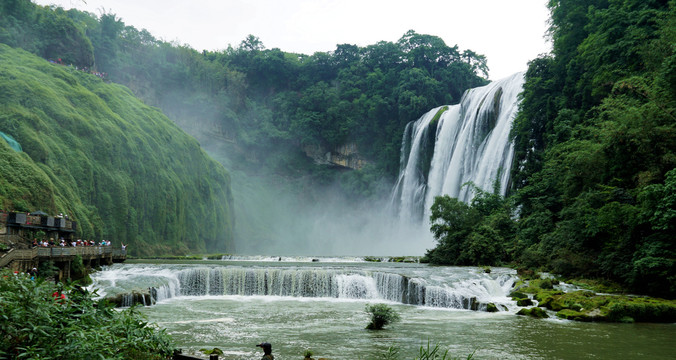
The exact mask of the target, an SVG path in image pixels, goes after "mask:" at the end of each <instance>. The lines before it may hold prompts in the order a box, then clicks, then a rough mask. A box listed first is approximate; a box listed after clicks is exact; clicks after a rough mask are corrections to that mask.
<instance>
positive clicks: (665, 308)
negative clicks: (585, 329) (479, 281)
mask: <svg viewBox="0 0 676 360" xmlns="http://www.w3.org/2000/svg"><path fill="white" fill-rule="evenodd" d="M579 284H581V285H586V287H589V288H588V289H580V288H579V287H573V288H574V289H575V288H577V290H573V291H570V290H568V291H564V289H565V288H567V287H571V285H570V284H566V283H563V282H560V281H558V280H556V279H551V278H544V279H543V278H532V279H525V280H521V281H519V282H517V283H516V284H515V286H514V290H513V291H512V293H511V294H510V296H511V297H512V299H514V300H516V301H517V303H518V304H519V305H520V306H524V308H523V309H521V310H519V312H518V313H517V315H527V316H532V317H537V318H545V317H549V315H550V314H548V313H554V314H555V316H556V317H559V318H562V319H568V320H576V321H605V322H624V323H633V322H659V323H670V322H676V300H667V299H660V298H652V297H648V296H638V295H627V294H619V293H605V292H600V291H596V290H600V289H601V290H602V291H603V290H605V291H607V290H609V289H613V290H619V289H618V288H608V287H607V286H605V287H600V286H599V285H602V284H594V283H590V282H580V283H579ZM599 288H600V289H599ZM545 309H546V310H549V311H545Z"/></svg>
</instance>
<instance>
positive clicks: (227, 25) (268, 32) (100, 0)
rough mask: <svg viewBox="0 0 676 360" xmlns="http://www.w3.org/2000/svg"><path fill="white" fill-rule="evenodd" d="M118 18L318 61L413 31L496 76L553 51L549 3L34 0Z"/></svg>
mask: <svg viewBox="0 0 676 360" xmlns="http://www.w3.org/2000/svg"><path fill="white" fill-rule="evenodd" d="M34 2H35V3H38V4H40V5H49V4H56V5H59V6H62V7H64V8H66V9H69V8H72V7H75V8H78V9H80V10H85V11H89V12H92V13H94V14H96V15H100V14H101V12H102V11H105V12H108V13H114V14H116V15H117V16H118V17H119V18H121V19H122V21H124V23H125V24H127V25H132V26H134V27H136V28H137V29H147V30H148V31H149V32H150V33H151V34H153V36H155V37H156V38H158V39H161V40H164V41H173V42H177V43H180V44H188V45H189V46H191V47H192V48H194V49H196V50H199V51H201V50H203V49H207V50H222V49H225V48H227V47H228V44H230V45H232V46H233V47H238V46H239V43H240V42H241V41H242V40H243V39H244V38H245V37H246V36H247V35H249V34H253V35H254V36H257V37H258V38H260V40H261V41H262V42H263V45H264V46H265V47H266V48H268V49H272V48H279V49H281V50H282V51H285V52H296V53H303V54H308V55H311V54H313V53H314V52H316V51H333V50H335V48H336V45H337V44H354V45H359V46H367V45H372V44H375V43H376V42H378V41H381V40H383V41H391V42H396V41H397V40H398V39H399V38H401V37H402V36H403V35H404V33H406V32H407V31H408V30H410V29H412V30H415V31H416V32H417V33H419V34H428V35H435V36H439V37H440V38H442V39H443V40H444V42H445V43H446V45H448V46H454V45H458V47H459V48H460V50H465V49H470V50H473V51H474V52H476V53H479V54H483V55H486V57H487V58H488V66H489V68H490V73H489V75H490V78H491V79H493V80H495V79H500V78H503V77H506V76H509V75H511V74H513V73H515V72H518V71H525V70H526V67H527V62H528V61H529V60H531V59H533V58H535V57H536V56H537V55H538V54H541V53H544V52H548V51H549V50H550V48H551V45H550V44H549V43H548V42H547V41H546V39H545V37H544V35H545V32H546V29H547V19H548V15H549V13H548V11H547V8H546V6H545V3H546V2H547V1H546V0H408V1H402V0H276V1H275V0H254V1H247V0H34Z"/></svg>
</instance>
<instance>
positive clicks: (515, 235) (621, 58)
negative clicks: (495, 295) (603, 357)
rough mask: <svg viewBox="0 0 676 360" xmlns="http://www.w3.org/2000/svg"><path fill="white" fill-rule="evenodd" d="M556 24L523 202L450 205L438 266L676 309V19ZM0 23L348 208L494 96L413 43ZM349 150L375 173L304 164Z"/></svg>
mask: <svg viewBox="0 0 676 360" xmlns="http://www.w3.org/2000/svg"><path fill="white" fill-rule="evenodd" d="M548 7H549V9H550V12H551V19H550V20H551V22H550V28H549V32H548V34H547V35H548V36H549V37H550V39H551V41H552V44H553V50H552V52H551V53H549V54H543V55H542V56H540V57H538V58H536V59H533V60H532V61H531V62H530V63H529V67H528V69H527V72H526V75H525V76H526V83H525V85H524V91H523V93H522V94H521V105H520V111H519V115H518V116H517V118H516V119H515V121H514V125H513V129H512V136H513V139H514V143H515V147H516V154H515V163H514V165H513V166H512V174H511V179H512V180H511V184H510V185H511V186H510V191H509V193H508V194H507V196H505V197H503V196H501V195H500V194H496V193H494V192H493V193H492V192H490V190H486V189H484V190H480V189H477V191H476V192H477V196H476V197H475V199H474V200H473V201H472V202H471V203H470V204H464V203H461V202H458V201H457V200H454V199H450V198H447V197H445V198H444V197H441V198H439V199H438V200H437V202H436V203H435V205H434V206H433V208H432V220H433V225H432V232H433V233H434V235H435V237H436V238H437V244H438V246H437V247H436V248H434V249H431V250H430V251H429V252H428V254H427V256H426V258H427V260H429V261H430V262H432V263H435V264H453V265H470V264H474V265H477V264H480V265H501V264H502V265H504V264H513V265H514V266H517V267H524V268H532V269H540V270H545V271H551V272H554V273H557V274H561V275H564V276H571V277H594V278H600V279H608V280H612V281H615V282H618V283H620V284H622V285H623V286H626V287H627V288H628V289H631V290H632V291H636V292H640V293H650V294H658V295H664V296H671V297H673V295H674V293H675V292H676V271H675V270H676V268H675V267H676V264H675V262H674V261H675V258H674V255H675V251H676V249H675V246H676V245H675V242H674V237H673V234H674V233H676V195H675V194H676V170H674V169H675V167H676V154H675V153H674V152H675V151H676V133H675V130H676V129H675V128H674V126H675V124H676V112H675V111H674V107H675V104H676V53H675V52H674V50H675V44H676V19H675V14H676V1H674V0H670V1H667V0H592V1H588V0H584V1H583V0H566V1H564V0H550V1H549V2H548ZM0 14H1V15H2V16H1V17H0V42H2V43H4V44H7V45H9V46H11V47H14V48H22V49H25V50H26V51H28V52H30V53H33V54H35V55H38V56H40V57H42V58H44V59H51V60H56V59H61V61H62V62H64V63H66V64H72V65H73V66H74V67H78V68H85V69H90V70H94V69H95V70H96V71H98V72H102V73H105V79H106V81H109V82H113V83H119V84H123V85H125V86H126V87H128V88H129V89H130V90H131V91H132V92H133V94H134V95H135V96H137V97H139V98H140V99H142V100H143V101H144V102H145V103H146V104H148V105H151V106H156V107H157V108H159V109H161V110H162V112H164V113H165V114H166V115H167V116H168V118H169V119H171V120H173V121H174V122H175V123H176V124H177V125H179V126H180V127H181V128H182V129H185V131H187V132H188V133H190V134H191V135H193V136H195V137H196V138H198V139H203V138H205V137H208V138H209V139H218V140H219V141H221V142H222V143H225V144H230V146H231V147H230V148H229V149H230V150H231V151H232V154H231V156H232V157H235V158H241V159H245V160H246V161H242V162H237V163H236V164H234V165H233V166H234V167H240V166H242V167H249V168H248V169H247V171H249V172H258V173H260V172H263V173H266V174H275V175H277V176H280V177H282V178H283V179H287V180H288V179H298V178H300V179H302V181H306V182H310V183H329V182H334V181H339V182H340V184H341V187H342V189H343V190H344V191H345V193H346V194H347V195H348V196H351V197H353V198H367V197H373V196H377V195H381V194H378V191H379V190H378V189H379V187H378V185H379V183H380V182H381V181H382V180H383V179H385V180H387V179H392V178H393V177H394V176H395V175H396V173H397V171H398V170H399V156H400V154H399V152H400V146H401V136H402V132H403V129H404V127H405V125H406V123H407V122H409V121H411V120H414V119H416V118H418V117H419V116H420V115H421V114H423V113H424V112H426V111H428V110H429V109H431V108H433V107H435V106H440V105H443V104H455V103H458V102H459V100H460V98H461V96H462V94H463V92H464V91H465V90H466V89H468V88H471V87H476V86H480V85H483V84H486V83H487V80H486V76H487V69H488V68H487V59H486V58H485V57H484V56H482V55H480V54H476V53H474V52H472V51H470V50H464V51H460V50H459V49H458V48H457V46H448V45H446V44H445V43H444V41H443V40H442V39H440V38H439V37H436V36H434V35H426V34H419V33H417V32H415V31H414V30H411V31H409V32H407V33H405V34H404V35H403V36H402V37H401V38H400V39H399V40H398V41H397V42H385V41H383V42H378V43H376V44H373V45H370V46H366V47H359V46H355V45H350V44H338V45H337V46H336V50H335V51H332V52H317V53H315V54H312V55H304V54H294V53H287V52H284V51H282V50H280V49H276V48H274V49H267V48H265V46H264V44H262V42H261V41H260V40H259V39H258V38H257V37H256V36H254V35H250V36H248V37H247V38H245V39H243V41H242V42H241V43H240V44H239V45H238V46H237V47H233V46H227V48H225V49H224V50H221V51H202V52H199V51H197V50H194V49H192V48H190V47H189V46H186V45H181V44H175V43H167V42H164V41H160V40H157V39H156V38H154V37H153V36H152V35H151V34H150V33H148V32H147V31H145V30H138V29H135V28H134V27H131V26H127V25H125V24H124V22H123V21H122V20H121V19H119V18H118V17H117V16H116V15H115V14H112V13H103V14H101V15H100V16H96V15H94V14H90V13H85V12H80V11H77V10H68V11H65V10H63V9H60V8H51V7H41V6H37V5H34V4H32V3H30V2H29V1H27V0H9V1H4V2H3V3H2V5H0ZM7 51H9V50H7ZM0 96H5V95H0ZM3 124H4V121H3ZM2 126H4V125H2ZM0 130H1V131H4V132H8V133H10V134H11V133H12V132H11V131H5V129H4V128H0ZM18 140H21V139H20V138H18ZM348 144H355V145H356V146H357V148H358V149H359V156H360V157H362V158H363V159H365V160H366V161H365V163H366V166H364V167H363V168H361V169H357V170H352V171H342V170H344V169H340V171H337V170H338V169H335V168H333V167H327V166H323V167H322V166H316V165H315V164H313V162H312V161H310V160H309V159H308V156H307V153H308V151H309V150H308V149H319V150H317V152H326V151H332V150H334V149H336V148H338V147H341V146H344V145H348ZM468 186H471V185H468Z"/></svg>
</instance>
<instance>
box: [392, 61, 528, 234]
mask: <svg viewBox="0 0 676 360" xmlns="http://www.w3.org/2000/svg"><path fill="white" fill-rule="evenodd" d="M523 83H524V73H516V74H514V75H512V76H510V77H507V78H505V79H502V80H498V81H494V82H492V83H490V84H488V85H486V86H483V87H478V88H474V89H469V90H467V91H466V92H465V94H464V95H463V97H462V100H461V101H460V104H457V105H449V106H441V107H438V108H435V109H432V110H430V111H429V112H428V113H426V114H425V115H423V116H422V117H421V118H420V119H418V120H416V121H413V122H411V123H409V124H408V125H407V127H406V130H405V131H404V136H403V139H402V146H401V160H400V170H399V177H398V180H397V183H396V185H395V186H394V189H393V191H392V207H393V209H394V210H395V211H396V212H397V213H398V215H399V218H401V219H407V220H409V219H412V220H415V221H417V222H420V221H422V219H424V218H426V217H427V215H429V214H428V211H429V209H430V207H431V206H432V203H433V202H434V198H435V197H436V196H441V195H449V196H451V197H454V198H458V199H459V200H462V201H465V202H469V201H470V200H471V199H472V197H473V194H472V191H471V189H470V188H469V187H467V186H463V185H464V184H465V183H467V182H472V183H474V185H476V186H477V187H479V188H481V189H483V190H486V191H492V190H493V184H494V182H495V180H496V179H497V180H499V182H500V192H501V194H503V195H504V194H505V193H506V191H507V188H508V186H509V173H510V170H511V165H512V160H513V156H514V145H513V144H512V142H511V141H510V139H509V132H510V130H511V127H512V122H513V120H514V117H515V116H516V112H517V110H518V95H519V93H520V92H521V90H522V87H523Z"/></svg>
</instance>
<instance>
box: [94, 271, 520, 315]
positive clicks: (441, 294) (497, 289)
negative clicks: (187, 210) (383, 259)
mask: <svg viewBox="0 0 676 360" xmlns="http://www.w3.org/2000/svg"><path fill="white" fill-rule="evenodd" d="M227 264H228V265H226V266H224V265H208V266H207V265H199V266H195V265H191V266H187V265H149V264H144V265H116V266H112V267H109V268H107V269H106V270H105V271H102V272H97V273H95V274H94V275H93V280H94V285H93V287H94V288H96V289H98V291H99V294H100V295H102V296H107V295H115V294H129V293H132V292H139V291H146V290H148V292H149V293H151V294H152V295H153V297H154V300H156V301H158V302H162V301H165V300H168V299H171V298H177V297H184V296H230V295H235V296H275V297H293V298H324V299H331V298H333V299H342V300H374V301H375V300H377V301H385V302H391V303H399V304H407V305H418V306H430V307H440V308H450V309H467V310H483V309H485V308H486V305H487V304H488V303H495V304H499V305H501V307H500V309H501V310H507V309H508V308H510V307H513V305H514V304H513V302H512V301H511V300H510V299H509V298H508V297H507V294H508V293H509V291H510V289H511V287H512V285H513V283H514V279H515V274H514V271H513V270H509V269H499V270H496V271H494V272H493V273H491V274H486V273H484V272H482V271H481V270H480V269H478V268H444V269H445V270H444V272H439V271H438V269H437V271H436V272H434V273H433V272H432V271H431V270H430V269H431V268H430V267H428V266H426V265H420V264H399V265H397V264H377V265H375V264H369V263H363V262H362V263H345V264H339V263H326V264H317V263H310V264H307V263H306V264H303V263H295V264H294V263H291V264H289V263H279V262H278V263H271V264H262V265H261V264H256V263H254V264H253V265H252V264H245V265H239V264H238V263H237V262H228V263H227ZM435 269H436V268H435ZM448 269H453V270H452V271H451V270H448Z"/></svg>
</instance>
